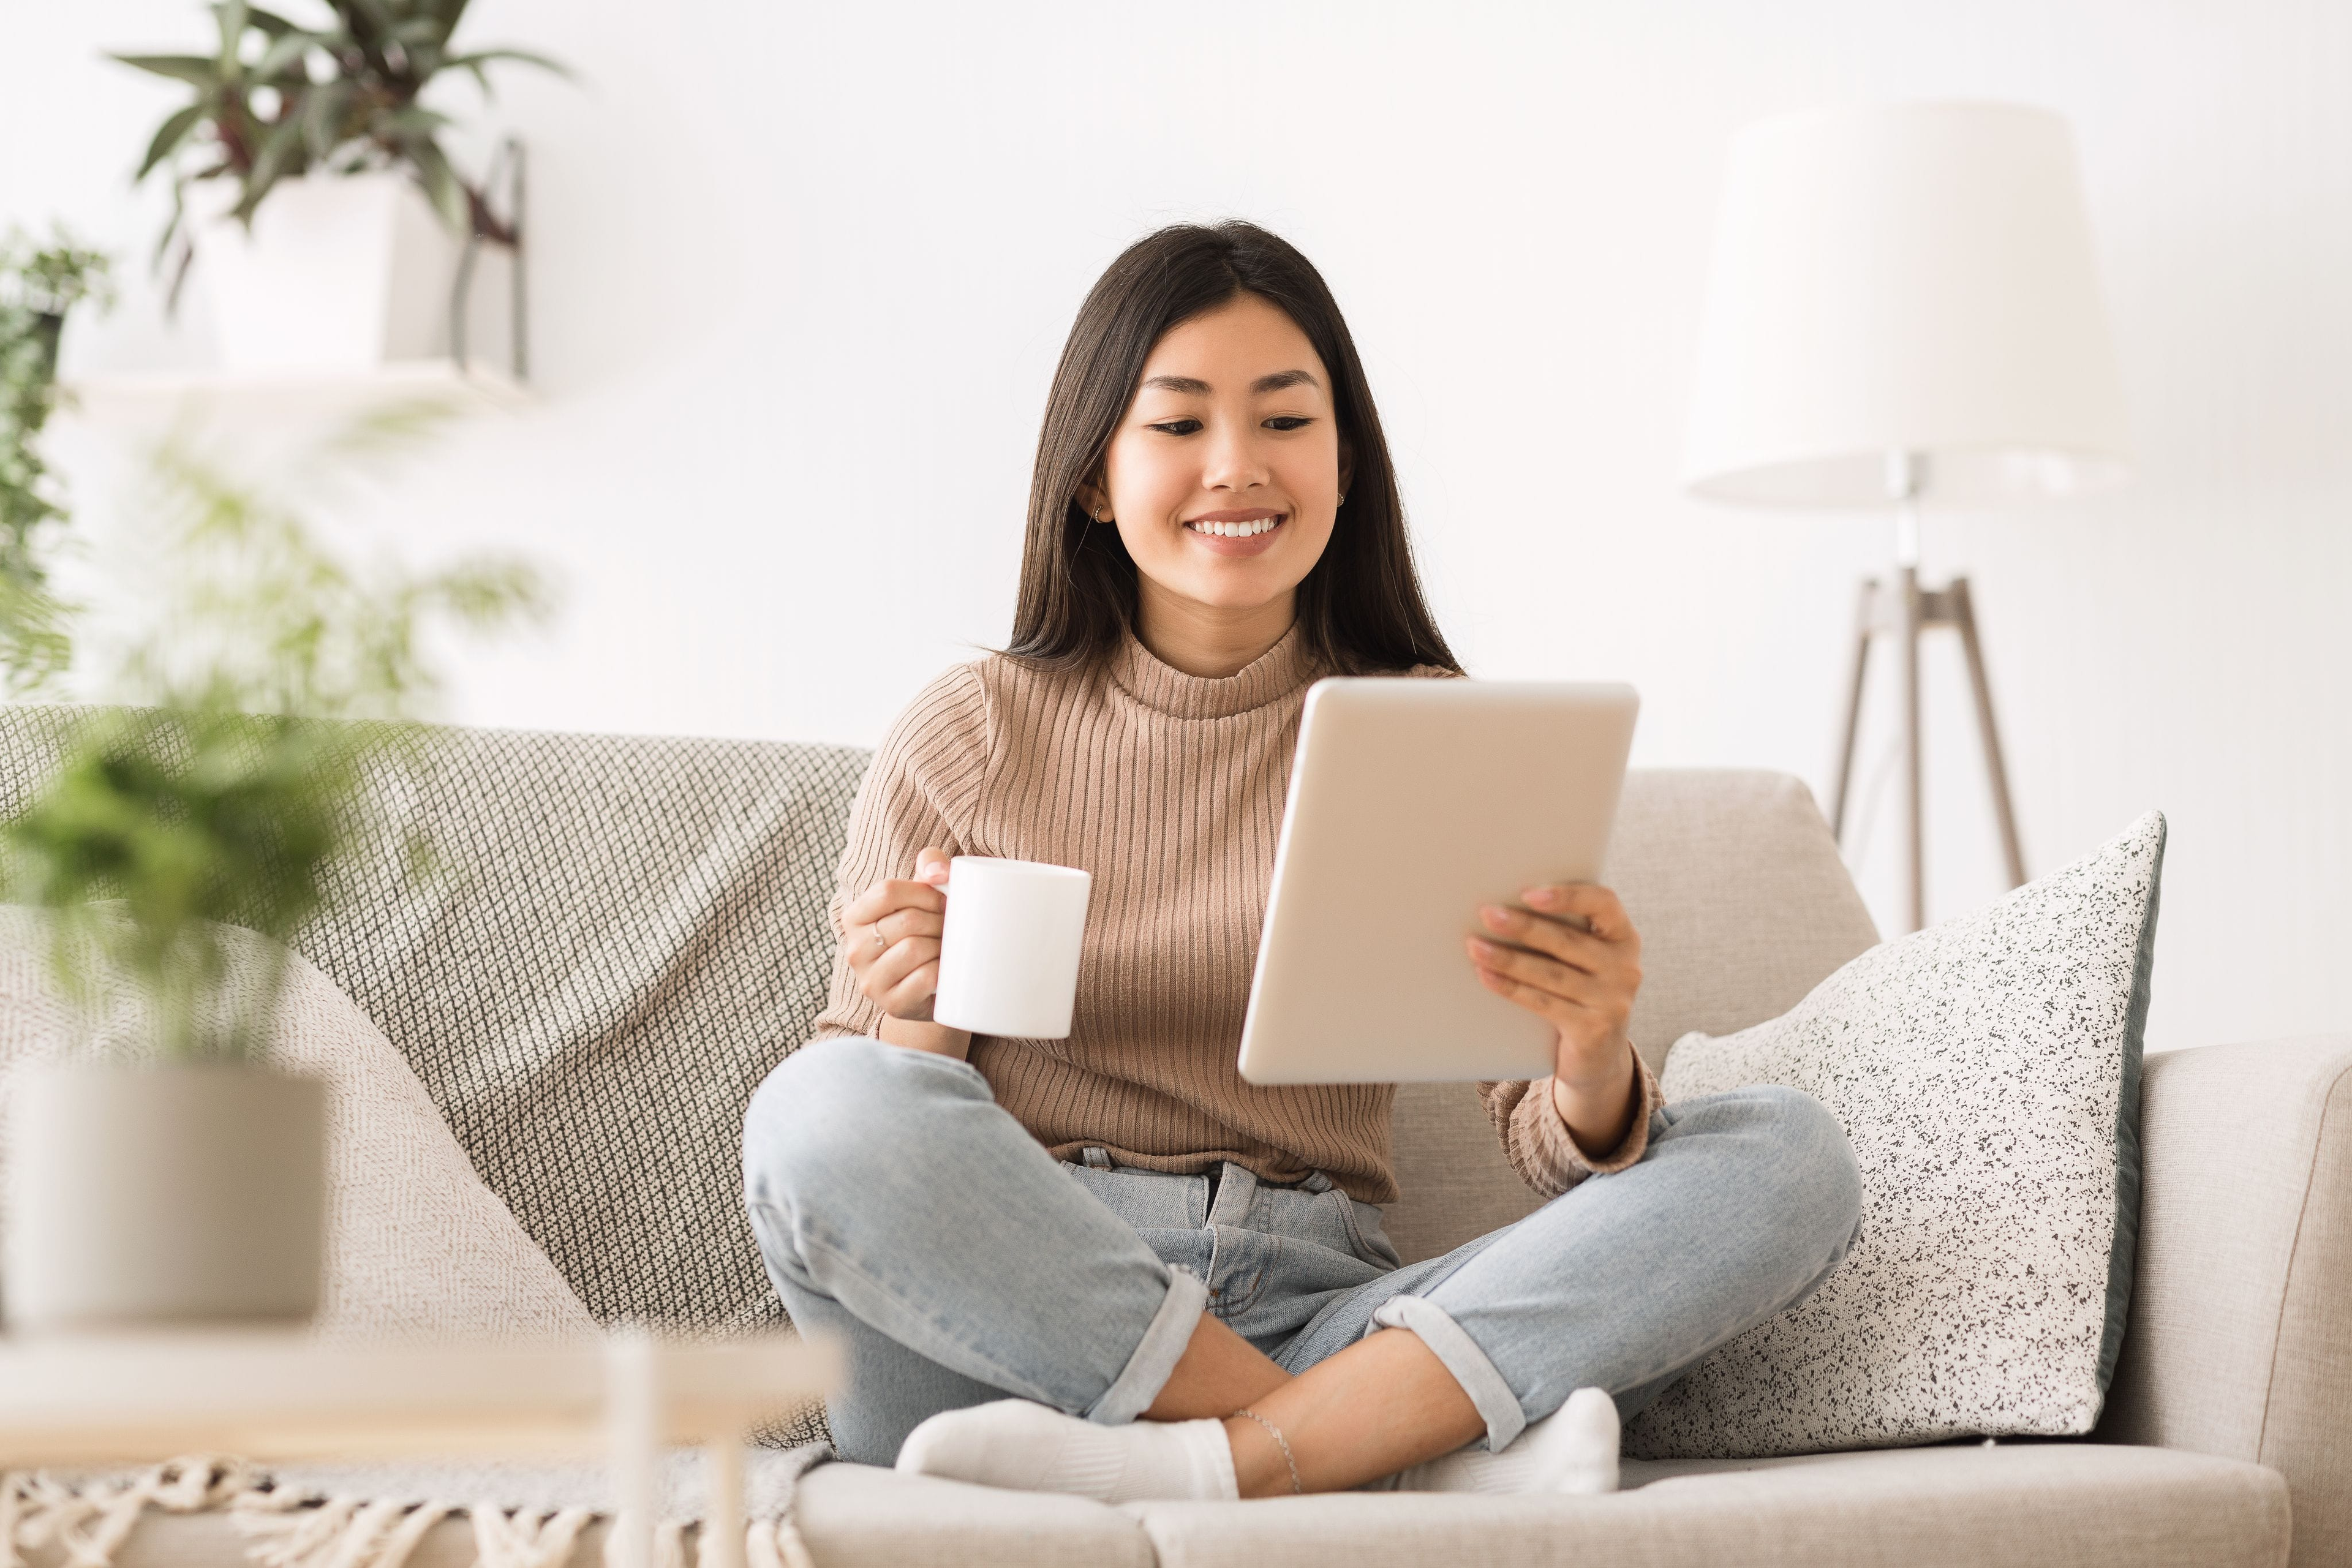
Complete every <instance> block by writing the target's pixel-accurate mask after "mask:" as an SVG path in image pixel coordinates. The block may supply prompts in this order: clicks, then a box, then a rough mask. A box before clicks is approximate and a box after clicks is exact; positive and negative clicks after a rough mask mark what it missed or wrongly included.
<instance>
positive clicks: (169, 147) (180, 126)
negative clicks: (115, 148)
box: [131, 103, 205, 184]
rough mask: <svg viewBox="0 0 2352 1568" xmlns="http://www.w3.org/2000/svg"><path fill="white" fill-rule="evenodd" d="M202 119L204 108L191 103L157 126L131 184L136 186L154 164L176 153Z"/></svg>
mask: <svg viewBox="0 0 2352 1568" xmlns="http://www.w3.org/2000/svg"><path fill="white" fill-rule="evenodd" d="M204 118H205V106H204V105H203V104H201V103H192V104H190V105H188V106H187V107H186V108H185V109H183V110H180V111H179V112H178V113H176V114H174V115H173V116H172V118H170V119H169V120H166V121H163V124H162V125H160V126H158V127H157V128H156V131H155V139H154V140H153V141H152V142H148V143H147V156H146V157H144V158H142V159H141V160H140V163H139V172H138V173H137V174H133V175H131V183H132V184H138V183H139V182H140V181H141V180H143V179H145V178H146V177H147V176H148V174H151V173H152V172H153V170H154V167H155V165H156V164H158V163H162V162H163V160H164V159H166V158H168V157H170V156H171V155H172V154H173V153H176V152H178V151H179V148H180V143H181V142H184V141H186V140H187V136H188V132H191V131H193V130H194V129H195V128H196V125H197V123H198V122H199V121H202V120H203V119H204Z"/></svg>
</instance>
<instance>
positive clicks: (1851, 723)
mask: <svg viewBox="0 0 2352 1568" xmlns="http://www.w3.org/2000/svg"><path fill="white" fill-rule="evenodd" d="M1877 605H1878V579H1877V578H1875V577H1864V579H1863V580H1862V602H1861V604H1860V605H1858V606H1857V607H1856V608H1855V610H1854V614H1853V679H1852V680H1851V681H1849V682H1848V683H1847V685H1846V697H1845V737H1844V739H1843V740H1842V741H1841V742H1839V743H1838V760H1837V769H1836V771H1835V772H1834V773H1832V775H1831V777H1832V780H1833V782H1832V784H1831V785H1830V837H1832V838H1835V839H1836V840H1837V841H1838V842H1839V843H1840V844H1843V843H1844V842H1845V806H1846V802H1847V801H1848V800H1849V799H1850V798H1852V793H1853V747H1854V742H1855V740H1856V738H1857V737H1859V736H1860V734H1861V733H1862V689H1863V682H1864V679H1866V678H1867V677H1868V676H1869V674H1870V634H1871V627H1872V626H1873V624H1874V616H1875V613H1876V609H1877Z"/></svg>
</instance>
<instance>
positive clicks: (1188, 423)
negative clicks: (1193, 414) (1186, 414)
mask: <svg viewBox="0 0 2352 1568" xmlns="http://www.w3.org/2000/svg"><path fill="white" fill-rule="evenodd" d="M1151 428H1152V429H1154V430H1157V431H1159V432H1160V434H1161V435H1163V436H1190V435H1192V434H1194V433H1196V432H1197V431H1198V430H1199V429H1200V428H1201V422H1200V421H1199V420H1198V419H1171V420H1168V421H1166V422H1165V423H1163V424H1159V425H1154V426H1151Z"/></svg>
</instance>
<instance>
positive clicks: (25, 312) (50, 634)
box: [0, 230, 110, 696]
mask: <svg viewBox="0 0 2352 1568" xmlns="http://www.w3.org/2000/svg"><path fill="white" fill-rule="evenodd" d="M109 298H110V279H109V268H108V263H107V258H105V257H104V256H103V255H101V254H100V253H99V252H97V251H95V250H90V249H87V248H85V247H82V246H80V245H78V244H76V243H75V242H74V241H73V239H72V238H71V237H68V235H66V234H65V233H64V232H63V231H62V230H60V231H59V232H58V234H57V235H56V236H55V237H53V238H52V239H51V240H50V241H49V242H48V243H47V245H42V244H38V243H37V242H35V241H34V240H32V239H30V238H28V237H26V236H25V235H23V234H21V233H17V232H14V231H12V232H11V233H10V234H9V235H8V237H7V238H6V239H5V240H0V683H4V684H5V690H6V692H7V694H8V695H10V696H22V695H24V694H25V693H26V692H29V691H34V690H37V689H39V688H41V687H42V686H44V685H46V684H47V683H48V682H49V681H50V680H51V679H55V678H56V676H57V675H58V673H59V672H60V671H62V670H63V669H64V668H65V663H66V658H67V657H68V647H69V645H68V639H67V637H66V636H65V632H64V619H65V611H64V607H63V606H62V605H59V604H58V600H57V597H56V595H54V594H53V593H52V592H51V589H50V585H49V576H48V572H47V569H46V567H45V566H44V564H43V557H44V555H45V553H46V551H45V549H44V545H45V543H46V542H47V537H48V535H49V534H50V533H52V532H53V531H55V529H56V528H57V527H58V525H59V524H61V523H63V522H64V521H65V520H66V511H65V503H64V500H63V499H62V498H61V497H60V496H59V494H58V487H57V483H56V481H55V480H54V479H52V478H51V476H50V474H49V469H48V465H47V463H45V462H43V461H42V460H41V453H40V448H39V445H38V443H39V439H40V434H41V427H42V426H44V425H46V424H47V423H48V418H49V415H50V413H51V411H52V410H54V409H55V408H56V407H57V404H58V384H57V375H58V337H59V334H60V333H61V332H63V331H64V329H65V323H66V316H67V313H68V311H70V310H73V309H74V308H75V307H76V306H77V305H79V304H80V303H81V302H82V301H84V300H94V301H96V302H98V303H100V304H104V303H105V302H106V301H107V300H108V299H109Z"/></svg>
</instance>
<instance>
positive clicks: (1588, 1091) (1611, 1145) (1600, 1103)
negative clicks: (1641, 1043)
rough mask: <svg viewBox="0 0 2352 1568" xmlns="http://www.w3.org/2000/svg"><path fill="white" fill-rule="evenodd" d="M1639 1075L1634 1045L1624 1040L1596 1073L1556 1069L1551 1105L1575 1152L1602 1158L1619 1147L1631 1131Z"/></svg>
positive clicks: (1636, 1104)
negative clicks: (1604, 1066)
mask: <svg viewBox="0 0 2352 1568" xmlns="http://www.w3.org/2000/svg"><path fill="white" fill-rule="evenodd" d="M1641 1092H1642V1075H1641V1073H1640V1071H1639V1070H1638V1069H1636V1068H1635V1067H1634V1065H1633V1042H1632V1041H1630V1040H1628V1041H1625V1042H1623V1045H1622V1049H1621V1050H1619V1051H1618V1052H1617V1053H1616V1055H1615V1057H1614V1058H1613V1061H1612V1065H1611V1066H1609V1067H1606V1068H1601V1070H1600V1071H1598V1072H1594V1073H1590V1074H1578V1075H1575V1076H1573V1077H1570V1076H1566V1075H1563V1074H1560V1073H1559V1072H1557V1071H1555V1072H1554V1073H1553V1075H1552V1079H1551V1104H1552V1110H1554V1112H1556V1113H1557V1114H1558V1115H1559V1120H1560V1122H1561V1124H1562V1125H1564V1126H1565V1127H1566V1128H1567V1129H1568V1135H1569V1138H1570V1141H1571V1142H1574V1143H1575V1145H1576V1148H1577V1152H1579V1153H1580V1154H1582V1155H1583V1156H1584V1157H1585V1158H1586V1159H1588V1160H1605V1159H1607V1158H1608V1157H1609V1156H1610V1155H1612V1154H1613V1153H1615V1152H1617V1150H1618V1149H1619V1148H1620V1147H1622V1145H1623V1143H1624V1142H1625V1140H1626V1138H1627V1137H1628V1136H1629V1135H1631V1133H1632V1132H1633V1118H1634V1115H1635V1114H1636V1112H1637V1110H1638V1109H1639V1102H1640V1099H1641Z"/></svg>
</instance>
